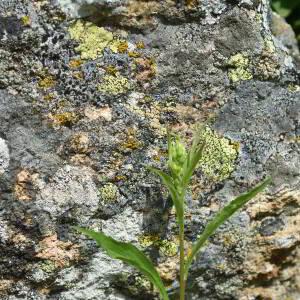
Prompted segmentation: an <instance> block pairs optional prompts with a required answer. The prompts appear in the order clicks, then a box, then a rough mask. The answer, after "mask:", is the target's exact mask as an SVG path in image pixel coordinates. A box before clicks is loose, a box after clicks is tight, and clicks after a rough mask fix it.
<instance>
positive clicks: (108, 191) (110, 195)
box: [99, 183, 118, 203]
mask: <svg viewBox="0 0 300 300" xmlns="http://www.w3.org/2000/svg"><path fill="white" fill-rule="evenodd" d="M99 192H100V198H101V200H102V201H104V202H106V203H108V202H114V201H116V199H117V196H118V187H117V186H116V185H114V184H113V183H107V184H106V185H104V186H103V187H102V188H101V189H100V191H99Z"/></svg>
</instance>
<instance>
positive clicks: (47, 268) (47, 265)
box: [40, 259, 57, 273]
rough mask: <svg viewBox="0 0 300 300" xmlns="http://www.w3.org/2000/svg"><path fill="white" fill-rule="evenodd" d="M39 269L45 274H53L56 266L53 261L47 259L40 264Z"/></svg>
mask: <svg viewBox="0 0 300 300" xmlns="http://www.w3.org/2000/svg"><path fill="white" fill-rule="evenodd" d="M40 269H41V270H43V271H44V272H46V273H53V272H54V271H55V270H56V269H57V266H56V265H55V262H54V261H51V260H49V259H47V260H44V261H43V262H41V263H40Z"/></svg>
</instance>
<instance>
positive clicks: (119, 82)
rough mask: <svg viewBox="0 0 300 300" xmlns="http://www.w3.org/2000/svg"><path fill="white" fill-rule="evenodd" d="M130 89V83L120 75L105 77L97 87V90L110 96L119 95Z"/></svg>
mask: <svg viewBox="0 0 300 300" xmlns="http://www.w3.org/2000/svg"><path fill="white" fill-rule="evenodd" d="M129 89H130V83H129V81H128V79H127V78H126V77H123V76H122V75H120V74H116V75H105V76H104V77H103V81H102V83H100V84H99V85H98V90H99V91H101V92H103V93H105V94H110V95H119V94H123V93H125V92H127V91H128V90H129Z"/></svg>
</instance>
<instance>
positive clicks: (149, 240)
mask: <svg viewBox="0 0 300 300" xmlns="http://www.w3.org/2000/svg"><path fill="white" fill-rule="evenodd" d="M159 240H160V238H159V236H158V235H157V234H145V235H142V236H140V237H139V239H138V241H139V244H140V246H141V247H143V248H148V247H150V246H152V245H153V244H156V243H157V242H158V241H159Z"/></svg>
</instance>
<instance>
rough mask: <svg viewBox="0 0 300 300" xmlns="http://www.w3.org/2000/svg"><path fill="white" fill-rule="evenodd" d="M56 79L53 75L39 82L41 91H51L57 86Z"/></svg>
mask: <svg viewBox="0 0 300 300" xmlns="http://www.w3.org/2000/svg"><path fill="white" fill-rule="evenodd" d="M55 83H56V82H55V79H54V77H53V76H52V75H48V76H46V77H44V78H42V79H41V80H40V81H39V82H38V85H39V87H40V88H41V89H45V90H46V89H50V88H52V87H53V86H54V85H55Z"/></svg>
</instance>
